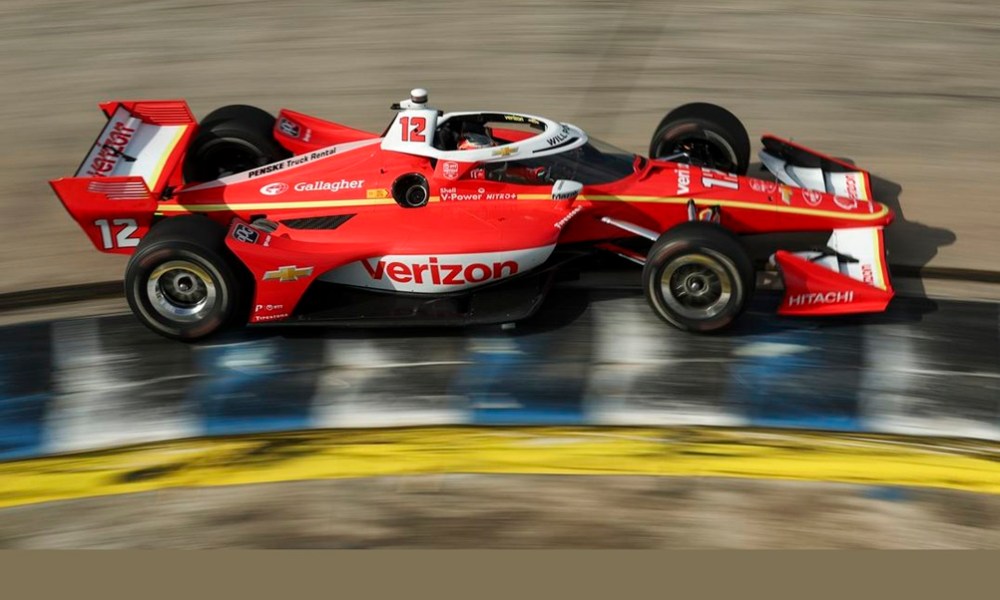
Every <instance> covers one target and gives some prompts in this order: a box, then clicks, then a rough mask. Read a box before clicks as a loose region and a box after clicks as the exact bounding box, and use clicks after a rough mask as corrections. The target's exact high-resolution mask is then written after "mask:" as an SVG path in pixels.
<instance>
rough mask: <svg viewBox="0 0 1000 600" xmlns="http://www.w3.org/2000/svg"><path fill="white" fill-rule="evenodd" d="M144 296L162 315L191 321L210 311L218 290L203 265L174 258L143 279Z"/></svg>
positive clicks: (186, 321) (174, 319)
mask: <svg viewBox="0 0 1000 600" xmlns="http://www.w3.org/2000/svg"><path fill="white" fill-rule="evenodd" d="M146 295H147V296H148V297H149V301H150V304H152V306H153V310H155V311H156V312H157V313H159V314H160V315H161V316H163V317H166V318H168V319H170V320H172V321H182V322H185V323H191V322H195V321H200V320H201V319H203V318H204V317H205V315H207V314H209V313H210V312H211V310H212V308H213V307H214V306H215V299H216V296H217V295H218V290H217V288H216V285H215V282H214V281H213V280H212V277H211V276H210V275H209V274H208V273H207V272H206V271H205V270H204V269H203V268H201V267H200V266H198V265H196V264H194V263H192V262H189V261H186V260H174V261H170V262H167V263H164V264H162V265H160V266H159V267H157V268H156V269H155V270H153V272H152V274H150V276H149V280H147V282H146Z"/></svg>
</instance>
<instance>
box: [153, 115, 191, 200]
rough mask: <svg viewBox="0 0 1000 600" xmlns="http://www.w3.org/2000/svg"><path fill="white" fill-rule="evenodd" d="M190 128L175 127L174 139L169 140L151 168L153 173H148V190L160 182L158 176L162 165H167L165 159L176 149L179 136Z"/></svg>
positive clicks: (189, 126) (161, 170)
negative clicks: (157, 160)
mask: <svg viewBox="0 0 1000 600" xmlns="http://www.w3.org/2000/svg"><path fill="white" fill-rule="evenodd" d="M191 127H193V125H186V126H184V125H182V126H179V127H177V133H176V134H174V139H172V140H170V144H169V145H168V146H167V151H166V152H164V153H163V156H161V157H160V160H159V162H158V163H156V166H155V167H153V172H152V173H150V175H151V177H150V180H149V187H150V189H153V188H154V187H155V186H156V184H157V182H159V181H160V175H161V174H162V173H163V167H164V165H166V164H167V159H168V158H170V155H171V154H173V152H174V149H175V148H176V147H177V143H178V142H179V141H180V139H181V136H183V135H184V134H185V133H186V132H187V131H188V130H189V129H191Z"/></svg>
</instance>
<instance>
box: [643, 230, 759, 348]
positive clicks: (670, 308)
mask: <svg viewBox="0 0 1000 600" xmlns="http://www.w3.org/2000/svg"><path fill="white" fill-rule="evenodd" d="M642 282H643V290H644V292H645V295H646V300H647V301H648V302H649V305H650V307H651V308H652V309H653V312H655V313H656V315H657V316H658V317H660V318H661V319H663V320H664V321H666V322H667V323H669V324H671V325H673V326H674V327H677V328H678V329H682V330H685V331H699V332H711V331H719V330H721V329H725V328H726V327H728V326H729V325H731V324H732V323H733V321H735V320H736V318H737V317H739V316H740V314H742V313H743V311H744V310H745V309H746V307H747V303H748V302H749V300H750V297H751V296H752V295H753V290H754V283H755V274H754V269H753V263H751V261H750V257H749V256H748V255H747V252H746V250H745V249H744V248H743V245H742V244H741V243H740V241H739V239H738V238H737V237H736V236H734V235H733V234H732V233H730V232H729V231H727V230H725V229H723V228H722V227H719V226H718V225H715V224H713V223H707V222H703V221H690V222H687V223H682V224H680V225H678V226H676V227H674V228H672V229H669V230H667V231H666V232H664V233H663V235H661V236H660V237H659V239H657V240H656V242H655V243H654V244H653V247H652V248H651V249H650V251H649V255H648V257H647V259H646V265H645V266H644V267H643V270H642Z"/></svg>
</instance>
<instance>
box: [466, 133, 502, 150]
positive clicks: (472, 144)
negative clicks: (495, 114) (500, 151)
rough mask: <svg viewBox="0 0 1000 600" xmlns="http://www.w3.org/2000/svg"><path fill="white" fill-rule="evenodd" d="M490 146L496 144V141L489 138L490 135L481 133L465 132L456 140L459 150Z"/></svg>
mask: <svg viewBox="0 0 1000 600" xmlns="http://www.w3.org/2000/svg"><path fill="white" fill-rule="evenodd" d="M491 146H496V143H495V142H494V141H493V140H492V139H490V136H488V135H484V134H482V133H465V134H462V137H461V138H459V140H458V149H459V150H478V149H480V148H489V147H491Z"/></svg>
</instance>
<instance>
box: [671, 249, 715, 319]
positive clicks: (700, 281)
mask: <svg viewBox="0 0 1000 600" xmlns="http://www.w3.org/2000/svg"><path fill="white" fill-rule="evenodd" d="M660 291H661V293H662V295H663V299H664V301H665V302H666V303H667V306H669V307H670V308H671V309H672V310H673V311H674V312H675V313H677V314H679V315H681V316H682V317H684V318H687V319H695V320H703V319H711V318H713V317H716V316H718V315H719V314H720V313H721V312H722V311H723V310H725V308H726V306H727V305H728V304H729V300H730V298H732V295H733V282H732V278H731V277H730V275H729V273H728V272H727V271H726V269H725V267H723V265H722V264H720V263H719V262H718V261H717V260H716V259H714V258H712V257H709V256H705V255H701V254H689V255H686V256H682V257H680V258H678V259H676V260H674V261H672V262H670V263H669V264H667V266H666V268H665V269H664V270H663V273H662V274H661V275H660Z"/></svg>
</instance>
